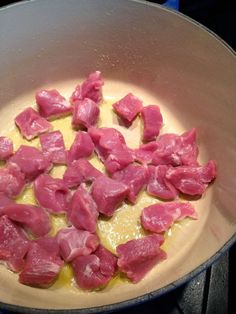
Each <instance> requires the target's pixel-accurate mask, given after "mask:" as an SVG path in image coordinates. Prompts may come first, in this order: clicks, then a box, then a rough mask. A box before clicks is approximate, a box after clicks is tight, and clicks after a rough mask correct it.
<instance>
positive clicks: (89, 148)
mask: <svg viewBox="0 0 236 314" xmlns="http://www.w3.org/2000/svg"><path fill="white" fill-rule="evenodd" d="M93 151H94V144H93V141H92V139H91V137H90V135H89V134H88V133H87V132H82V131H79V132H77V134H76V136H75V139H74V142H73V144H72V145H71V147H70V149H69V151H68V156H67V161H68V163H69V164H70V163H72V162H73V161H74V160H77V159H79V158H87V157H89V156H90V155H92V153H93Z"/></svg>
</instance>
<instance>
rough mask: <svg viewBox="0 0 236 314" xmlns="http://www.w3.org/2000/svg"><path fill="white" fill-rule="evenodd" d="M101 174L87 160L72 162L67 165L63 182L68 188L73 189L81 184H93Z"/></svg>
mask: <svg viewBox="0 0 236 314" xmlns="http://www.w3.org/2000/svg"><path fill="white" fill-rule="evenodd" d="M102 175H103V173H102V172H101V171H99V170H98V169H96V168H95V167H94V166H93V165H92V164H91V163H90V162H89V161H88V160H87V159H85V158H81V159H78V160H74V161H73V162H72V163H71V164H70V165H68V167H67V169H66V171H65V173H64V176H63V180H64V182H65V184H66V185H67V186H68V188H75V187H77V186H79V185H80V184H81V183H82V182H93V181H94V180H95V179H96V178H98V177H100V176H102Z"/></svg>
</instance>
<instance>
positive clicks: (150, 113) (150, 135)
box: [141, 105, 163, 142]
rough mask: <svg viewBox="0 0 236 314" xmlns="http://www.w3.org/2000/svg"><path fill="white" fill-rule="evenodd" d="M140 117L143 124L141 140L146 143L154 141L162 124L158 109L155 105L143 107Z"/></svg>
mask: <svg viewBox="0 0 236 314" xmlns="http://www.w3.org/2000/svg"><path fill="white" fill-rule="evenodd" d="M141 117H142V119H143V124H144V126H143V140H144V141H146V142H148V141H152V140H155V138H156V137H157V136H158V135H159V132H160V129H161V127H162V124H163V118H162V115H161V112H160V108H159V107H158V106H156V105H150V106H146V107H143V109H142V111H141Z"/></svg>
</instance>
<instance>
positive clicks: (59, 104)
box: [35, 89, 72, 119]
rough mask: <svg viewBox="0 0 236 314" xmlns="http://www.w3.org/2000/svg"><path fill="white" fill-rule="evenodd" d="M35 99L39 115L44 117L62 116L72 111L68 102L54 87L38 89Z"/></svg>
mask: <svg viewBox="0 0 236 314" xmlns="http://www.w3.org/2000/svg"><path fill="white" fill-rule="evenodd" d="M35 99H36V103H37V105H38V109H39V113H40V115H41V116H42V117H44V118H46V119H55V118H60V117H64V116H66V115H68V114H70V113H71V112H72V107H71V105H70V103H69V102H68V101H67V100H66V99H65V98H64V97H63V96H61V95H60V93H59V92H58V91H57V90H56V89H52V90H45V89H42V90H39V91H37V92H36V94H35Z"/></svg>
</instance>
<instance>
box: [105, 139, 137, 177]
mask: <svg viewBox="0 0 236 314" xmlns="http://www.w3.org/2000/svg"><path fill="white" fill-rule="evenodd" d="M133 161H134V157H133V154H132V151H131V150H130V149H129V148H128V147H127V146H126V145H125V144H122V145H120V146H118V145H117V147H114V148H113V149H112V151H111V152H110V154H109V155H108V157H107V159H106V160H105V162H104V165H105V167H106V170H107V171H108V172H109V173H111V174H112V173H114V172H116V171H119V170H121V169H124V168H125V167H126V166H128V165H129V164H131V163H132V162H133Z"/></svg>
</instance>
